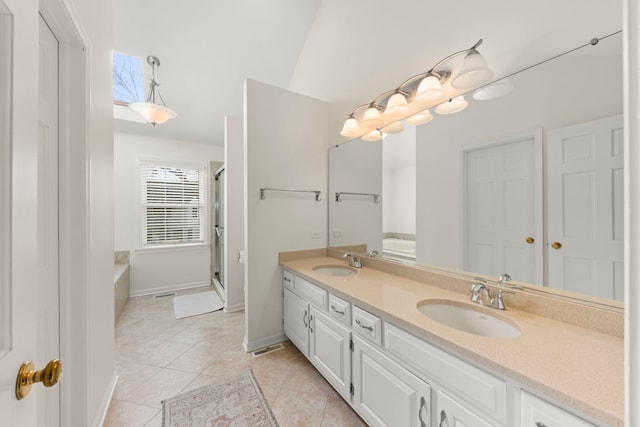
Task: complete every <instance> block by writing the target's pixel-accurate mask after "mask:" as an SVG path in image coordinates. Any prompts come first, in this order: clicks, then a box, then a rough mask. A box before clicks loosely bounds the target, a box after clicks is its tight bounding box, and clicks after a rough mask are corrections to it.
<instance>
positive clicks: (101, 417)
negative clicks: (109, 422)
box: [93, 371, 120, 427]
mask: <svg viewBox="0 0 640 427" xmlns="http://www.w3.org/2000/svg"><path fill="white" fill-rule="evenodd" d="M118 378H120V377H118V376H117V375H116V373H115V371H114V372H113V377H112V378H111V384H110V385H109V387H107V389H106V392H105V397H103V400H102V402H100V410H99V411H98V414H97V416H96V420H95V421H94V423H93V425H94V426H96V427H102V426H103V425H104V421H105V420H106V418H107V412H108V411H109V406H110V405H111V399H112V398H113V393H114V392H115V391H116V386H117V385H118Z"/></svg>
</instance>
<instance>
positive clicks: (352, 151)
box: [327, 140, 384, 253]
mask: <svg viewBox="0 0 640 427" xmlns="http://www.w3.org/2000/svg"><path fill="white" fill-rule="evenodd" d="M329 170H330V171H329V176H330V177H331V179H330V180H329V194H328V195H327V200H328V203H329V218H330V219H331V220H330V223H329V230H330V231H329V233H330V235H329V242H330V243H329V244H330V246H348V245H360V244H366V245H367V249H368V250H374V249H375V250H377V251H378V252H380V253H382V204H383V203H384V196H383V191H382V143H381V142H366V141H362V140H357V141H353V142H350V143H349V144H344V145H340V146H338V147H333V148H331V149H330V150H329ZM344 191H347V192H353V193H373V194H378V195H380V197H379V199H378V203H374V202H373V198H372V197H363V196H349V195H344V196H342V201H341V202H336V192H344ZM346 224H348V226H346V227H345V226H344V225H346Z"/></svg>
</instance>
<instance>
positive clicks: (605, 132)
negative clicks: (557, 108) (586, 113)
mask: <svg viewBox="0 0 640 427" xmlns="http://www.w3.org/2000/svg"><path fill="white" fill-rule="evenodd" d="M623 154H624V153H623V124H622V116H616V117H611V118H607V119H602V120H595V121H592V122H587V123H583V124H579V125H575V126H570V127H566V128H562V129H557V130H554V131H551V132H549V134H548V160H547V165H548V167H547V176H548V178H547V179H548V237H547V246H548V247H547V257H548V274H549V281H548V282H549V286H551V287H554V288H560V289H565V290H569V291H575V292H580V293H585V294H590V295H596V296H599V297H604V298H611V299H618V300H622V299H623V293H624V280H623V260H624V248H623V244H624V224H623V222H624V221H623V208H624V205H623V203H624V195H623V192H624V183H623Z"/></svg>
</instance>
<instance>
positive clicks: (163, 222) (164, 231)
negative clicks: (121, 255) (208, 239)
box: [140, 163, 206, 246]
mask: <svg viewBox="0 0 640 427" xmlns="http://www.w3.org/2000/svg"><path fill="white" fill-rule="evenodd" d="M140 171H141V179H142V182H141V189H142V191H141V194H142V208H143V236H142V239H143V244H144V245H148V246H151V245H171V244H183V243H204V241H205V226H204V224H205V189H204V187H205V185H204V183H205V175H206V170H205V169H204V167H203V168H202V169H187V168H179V167H167V166H159V165H154V164H144V163H143V164H141V166H140Z"/></svg>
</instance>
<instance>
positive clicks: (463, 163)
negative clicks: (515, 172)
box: [458, 128, 545, 283]
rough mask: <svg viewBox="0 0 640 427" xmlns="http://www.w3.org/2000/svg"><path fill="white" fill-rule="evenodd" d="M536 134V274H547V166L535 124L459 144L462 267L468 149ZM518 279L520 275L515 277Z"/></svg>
mask: <svg viewBox="0 0 640 427" xmlns="http://www.w3.org/2000/svg"><path fill="white" fill-rule="evenodd" d="M530 138H533V140H534V143H533V153H534V161H535V164H534V171H535V172H534V185H535V194H534V206H535V209H536V211H537V215H536V216H535V232H534V233H533V237H534V239H535V240H536V242H540V244H539V245H536V247H535V256H536V260H537V265H536V270H535V276H536V279H537V280H538V281H539V283H542V279H543V277H544V268H543V266H544V262H543V259H544V258H543V257H544V245H543V242H544V232H545V230H544V197H543V185H544V170H543V152H542V128H534V129H530V130H526V131H523V132H518V133H514V134H511V135H508V136H503V137H500V138H495V139H491V140H487V141H482V142H479V143H477V144H469V145H463V146H461V147H460V159H459V164H460V170H461V171H462V178H461V179H460V182H459V184H458V185H459V186H460V190H459V191H458V194H459V195H460V199H459V200H458V206H460V215H459V219H460V225H459V227H460V234H459V239H460V240H459V242H458V248H459V249H458V263H459V265H460V267H461V268H462V267H463V266H465V265H466V262H467V259H466V252H467V251H466V241H465V236H466V235H467V209H466V207H465V203H466V202H465V201H466V200H467V189H466V185H465V183H466V182H467V152H469V151H473V150H478V149H482V148H490V147H497V146H499V145H504V144H507V143H510V142H514V141H520V140H523V139H530ZM516 279H517V278H516Z"/></svg>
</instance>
